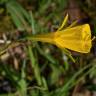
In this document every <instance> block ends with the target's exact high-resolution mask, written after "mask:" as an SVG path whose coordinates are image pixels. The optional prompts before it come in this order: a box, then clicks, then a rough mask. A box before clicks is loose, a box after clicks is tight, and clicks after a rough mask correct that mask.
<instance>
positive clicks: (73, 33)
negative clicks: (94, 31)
mask: <svg viewBox="0 0 96 96" xmlns="http://www.w3.org/2000/svg"><path fill="white" fill-rule="evenodd" d="M54 41H55V44H56V45H57V46H58V47H59V48H68V49H71V50H74V51H77V52H81V53H88V52H90V49H91V45H92V44H91V31H90V26H89V24H84V25H81V26H77V27H73V28H68V29H65V30H61V31H57V32H56V33H55V36H54Z"/></svg>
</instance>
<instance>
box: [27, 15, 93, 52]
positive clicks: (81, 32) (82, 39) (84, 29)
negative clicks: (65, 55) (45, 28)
mask: <svg viewBox="0 0 96 96" xmlns="http://www.w3.org/2000/svg"><path fill="white" fill-rule="evenodd" d="M67 19H68V15H67V16H66V17H65V19H64V21H63V23H62V25H61V27H60V28H59V29H58V30H57V31H56V32H50V33H48V34H43V35H35V36H29V37H27V39H28V40H33V41H41V42H47V43H51V44H55V45H56V46H57V47H59V48H61V49H64V48H67V49H70V50H73V51H77V52H81V53H88V52H90V49H91V46H92V44H91V41H92V40H91V30H90V26H89V24H83V25H80V26H76V27H72V26H71V27H67V28H65V29H63V27H64V25H65V23H66V21H67Z"/></svg>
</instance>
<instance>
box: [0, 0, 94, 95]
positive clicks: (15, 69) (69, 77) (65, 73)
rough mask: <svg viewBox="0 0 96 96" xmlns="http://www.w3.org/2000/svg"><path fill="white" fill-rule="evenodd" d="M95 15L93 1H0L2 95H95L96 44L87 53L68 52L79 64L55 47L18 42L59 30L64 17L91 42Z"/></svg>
mask: <svg viewBox="0 0 96 96" xmlns="http://www.w3.org/2000/svg"><path fill="white" fill-rule="evenodd" d="M95 10H96V1H95V0H0V96H96V65H95V64H96V45H95V43H96V42H95V41H96V40H95V39H94V40H93V42H92V43H93V46H92V49H91V52H90V53H88V54H81V53H77V52H73V51H70V52H71V53H72V56H73V57H74V58H75V60H76V62H75V63H74V62H72V60H70V59H69V58H68V57H67V56H66V55H65V54H64V53H63V52H62V51H61V50H60V49H58V48H57V47H56V46H54V45H50V44H46V43H40V42H30V41H25V42H22V43H16V42H15V41H18V40H19V39H20V38H24V37H26V36H28V35H34V34H40V33H47V32H52V31H55V30H56V29H57V28H58V26H59V25H60V24H61V23H62V20H63V18H64V17H65V15H66V13H68V14H69V20H68V25H69V24H71V23H72V22H73V21H75V20H78V24H79V25H80V24H85V23H89V24H90V26H91V31H92V37H93V36H95V35H96V11H95ZM78 24H77V25H78ZM10 40H11V41H13V42H14V43H13V44H12V45H11V46H10V44H9V43H8V42H10Z"/></svg>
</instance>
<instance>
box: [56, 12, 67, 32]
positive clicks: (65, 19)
mask: <svg viewBox="0 0 96 96" xmlns="http://www.w3.org/2000/svg"><path fill="white" fill-rule="evenodd" d="M67 21H68V14H66V16H65V18H64V21H63V23H62V25H61V26H60V27H59V28H58V30H57V31H60V30H61V29H62V28H63V27H64V26H65V24H66V22H67Z"/></svg>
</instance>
